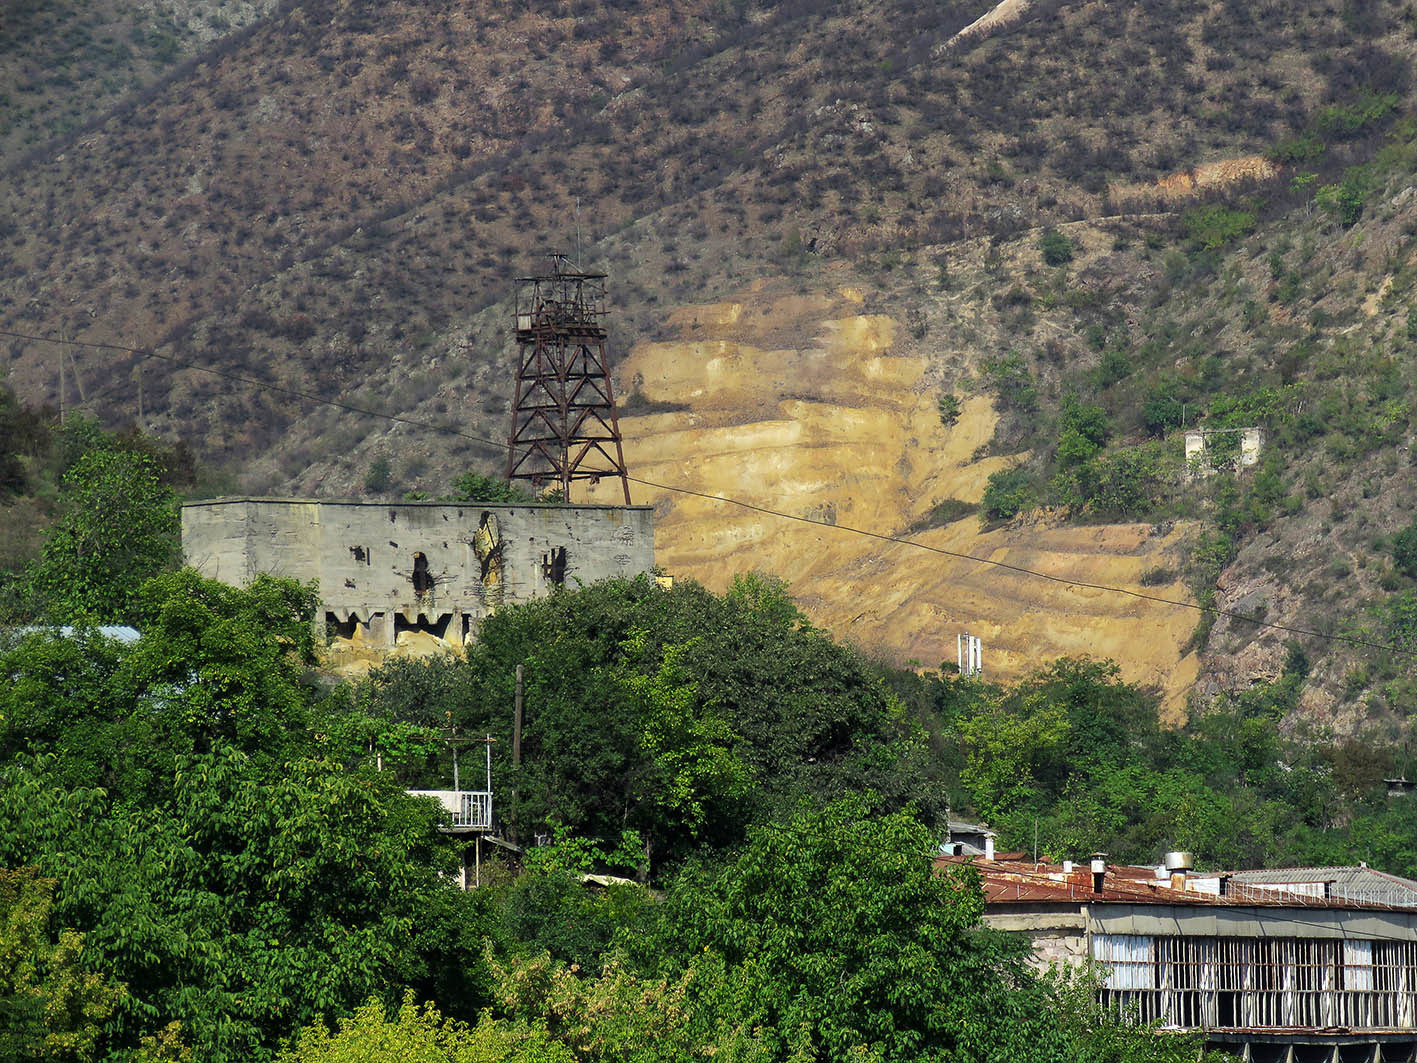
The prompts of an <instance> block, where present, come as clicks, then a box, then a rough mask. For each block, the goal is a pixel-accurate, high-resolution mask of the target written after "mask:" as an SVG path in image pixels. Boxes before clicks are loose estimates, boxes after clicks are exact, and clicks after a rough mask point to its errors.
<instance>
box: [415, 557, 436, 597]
mask: <svg viewBox="0 0 1417 1063" xmlns="http://www.w3.org/2000/svg"><path fill="white" fill-rule="evenodd" d="M432 589H433V576H432V575H431V574H430V573H429V571H428V558H427V557H425V556H424V554H423V551H422V550H419V551H417V552H416V553H415V554H414V555H413V593H414V594H416V595H418V596H419V597H422V596H423V595H425V594H427V593H428V592H429V591H431V590H432Z"/></svg>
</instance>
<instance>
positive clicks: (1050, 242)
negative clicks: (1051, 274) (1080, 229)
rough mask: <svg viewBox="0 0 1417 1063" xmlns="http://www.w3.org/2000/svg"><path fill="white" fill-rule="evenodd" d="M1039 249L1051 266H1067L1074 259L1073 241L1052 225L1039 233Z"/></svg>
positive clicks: (1044, 259)
mask: <svg viewBox="0 0 1417 1063" xmlns="http://www.w3.org/2000/svg"><path fill="white" fill-rule="evenodd" d="M1038 250H1039V251H1041V252H1043V261H1044V262H1046V263H1047V264H1048V265H1050V266H1066V265H1067V264H1068V263H1069V262H1071V261H1072V260H1073V243H1072V241H1071V240H1069V239H1068V238H1067V237H1066V236H1064V235H1063V234H1062V233H1060V232H1059V231H1058V230H1057V229H1054V228H1052V227H1051V226H1050V227H1049V228H1047V229H1044V230H1043V232H1042V233H1041V234H1039V237H1038Z"/></svg>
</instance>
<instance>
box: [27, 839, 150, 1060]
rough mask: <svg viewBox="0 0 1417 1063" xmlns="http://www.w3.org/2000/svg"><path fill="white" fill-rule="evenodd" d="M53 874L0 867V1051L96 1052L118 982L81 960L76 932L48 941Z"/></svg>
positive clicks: (81, 1055) (68, 1056) (36, 1054)
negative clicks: (40, 874)
mask: <svg viewBox="0 0 1417 1063" xmlns="http://www.w3.org/2000/svg"><path fill="white" fill-rule="evenodd" d="M56 885H57V883H56V882H55V881H54V880H53V879H48V878H41V877H40V876H39V875H38V874H37V873H36V871H35V869H34V868H32V867H29V868H19V869H18V870H6V869H5V868H3V867H0V1058H4V1059H7V1060H14V1061H15V1063H22V1061H25V1060H87V1059H93V1058H95V1053H96V1047H97V1044H98V1040H99V1035H100V1033H101V1031H102V1027H103V1024H104V1022H105V1021H106V1020H107V1019H108V1018H109V1016H110V1015H112V1014H113V1012H114V1010H115V1008H117V1006H118V1004H119V1002H120V1001H122V1000H123V998H124V996H125V992H124V989H123V987H122V986H121V985H118V984H116V983H114V982H112V981H111V980H109V979H107V978H105V977H104V976H103V975H101V974H98V973H97V972H94V971H92V970H89V969H87V968H86V967H85V965H84V963H83V943H84V942H83V936H82V935H80V934H78V933H76V932H75V931H73V930H64V931H61V932H60V933H59V936H58V940H57V941H54V940H51V936H50V933H49V925H48V924H49V916H50V909H51V906H52V902H53V898H54V887H55V886H56Z"/></svg>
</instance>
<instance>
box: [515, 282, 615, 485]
mask: <svg viewBox="0 0 1417 1063" xmlns="http://www.w3.org/2000/svg"><path fill="white" fill-rule="evenodd" d="M550 258H551V271H550V272H549V273H544V274H541V275H539V276H535V277H519V278H517V297H516V330H517V348H518V355H517V393H516V399H515V401H514V402H513V403H512V431H511V435H510V437H509V438H508V440H507V479H508V481H513V482H514V481H516V480H530V481H531V484H532V487H533V488H541V487H546V486H549V485H551V484H553V483H554V484H559V485H560V487H561V493H562V497H563V498H565V499H566V501H568V502H569V501H570V499H571V482H572V481H574V480H589V481H590V482H591V483H598V482H599V481H600V480H601V479H602V478H603V477H607V476H618V477H619V478H620V486H621V487H622V488H623V489H624V492H625V504H626V505H627V506H628V505H629V504H630V480H629V475H628V473H627V472H626V471H625V452H624V448H623V446H622V445H621V441H620V418H619V416H618V415H617V414H616V412H615V391H614V388H613V386H612V385H611V382H610V359H609V356H608V355H607V354H606V350H605V341H606V331H605V316H606V310H605V274H603V273H581V272H578V271H577V270H575V269H573V268H572V267H571V264H570V260H569V259H567V257H566V256H565V255H561V254H553V255H551V256H550Z"/></svg>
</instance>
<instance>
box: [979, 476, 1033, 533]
mask: <svg viewBox="0 0 1417 1063" xmlns="http://www.w3.org/2000/svg"><path fill="white" fill-rule="evenodd" d="M1037 501H1038V491H1037V489H1036V488H1035V487H1034V485H1033V477H1032V476H1030V475H1029V473H1028V471H1027V470H1025V469H1022V468H1015V469H1001V470H1000V471H998V472H996V473H993V474H991V475H990V477H989V482H988V483H987V484H986V485H985V487H984V496H983V498H982V499H981V500H980V506H981V507H982V508H983V510H984V515H985V516H986V517H988V518H989V519H990V520H1010V519H1012V518H1013V517H1016V516H1018V514H1020V513H1022V512H1023V511H1024V510H1025V509H1027V508H1028V507H1029V506H1032V505H1034V504H1035V503H1036V502H1037Z"/></svg>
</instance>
